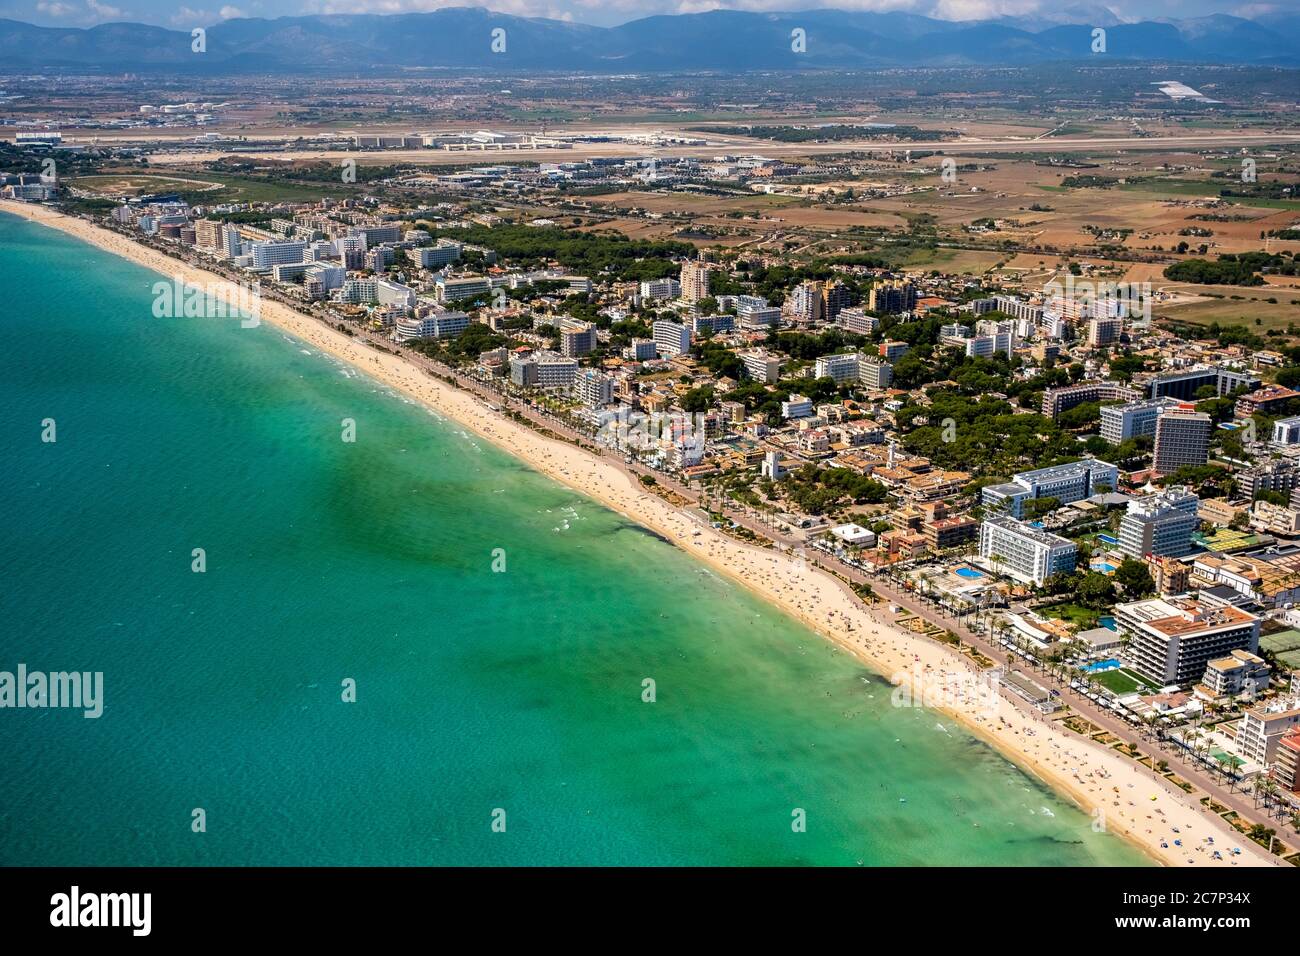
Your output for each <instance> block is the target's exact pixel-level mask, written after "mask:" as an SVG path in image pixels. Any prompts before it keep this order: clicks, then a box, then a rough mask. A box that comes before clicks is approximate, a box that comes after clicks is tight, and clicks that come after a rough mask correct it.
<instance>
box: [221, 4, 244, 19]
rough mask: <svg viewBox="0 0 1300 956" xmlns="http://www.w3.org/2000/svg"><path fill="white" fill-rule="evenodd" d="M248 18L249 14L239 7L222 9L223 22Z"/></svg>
mask: <svg viewBox="0 0 1300 956" xmlns="http://www.w3.org/2000/svg"><path fill="white" fill-rule="evenodd" d="M246 16H248V14H246V13H245V12H244V11H243V10H241V9H239V7H230V6H226V7H222V8H221V19H223V20H237V19H239V18H241V17H246Z"/></svg>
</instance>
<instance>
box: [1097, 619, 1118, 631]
mask: <svg viewBox="0 0 1300 956" xmlns="http://www.w3.org/2000/svg"><path fill="white" fill-rule="evenodd" d="M1097 623H1098V624H1100V625H1101V626H1102V627H1104V628H1106V630H1108V631H1118V630H1119V628H1118V627H1117V626H1116V625H1115V619H1114V618H1113V617H1099V618H1097Z"/></svg>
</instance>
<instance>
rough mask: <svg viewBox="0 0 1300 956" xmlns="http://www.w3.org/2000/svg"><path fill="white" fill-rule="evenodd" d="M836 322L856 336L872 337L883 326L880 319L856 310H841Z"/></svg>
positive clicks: (861, 310)
mask: <svg viewBox="0 0 1300 956" xmlns="http://www.w3.org/2000/svg"><path fill="white" fill-rule="evenodd" d="M836 321H837V322H839V324H840V325H842V326H843V327H844V328H845V329H846V330H847V331H849V332H852V333H853V334H854V335H871V334H872V333H873V332H875V331H876V330H877V329H878V328H880V326H881V324H882V322H881V319H880V318H879V317H877V316H874V315H867V313H866V311H865V310H863V309H855V308H848V309H841V310H840V314H839V315H838V316H836Z"/></svg>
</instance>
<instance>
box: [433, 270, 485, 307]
mask: <svg viewBox="0 0 1300 956" xmlns="http://www.w3.org/2000/svg"><path fill="white" fill-rule="evenodd" d="M437 290H438V292H437V295H438V301H439V302H457V301H459V300H461V299H476V298H478V297H480V296H483V297H487V296H490V295H491V294H492V281H491V280H490V279H489V278H488V277H487V276H461V277H459V278H455V279H451V278H446V277H443V278H440V279H438V280H437Z"/></svg>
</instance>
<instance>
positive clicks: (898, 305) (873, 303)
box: [867, 279, 916, 315]
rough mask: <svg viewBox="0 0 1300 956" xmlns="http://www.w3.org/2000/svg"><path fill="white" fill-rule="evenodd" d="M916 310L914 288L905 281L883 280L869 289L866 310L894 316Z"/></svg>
mask: <svg viewBox="0 0 1300 956" xmlns="http://www.w3.org/2000/svg"><path fill="white" fill-rule="evenodd" d="M914 308H916V286H914V285H912V283H911V282H909V281H907V280H906V279H885V280H882V281H880V282H877V283H876V284H875V285H873V286H872V287H871V292H870V293H868V296H867V309H868V310H869V311H871V312H882V313H884V314H886V315H896V314H898V313H899V312H910V311H911V310H912V309H914Z"/></svg>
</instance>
